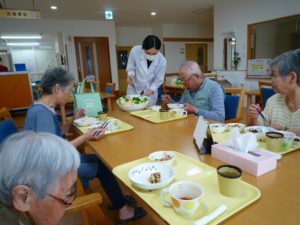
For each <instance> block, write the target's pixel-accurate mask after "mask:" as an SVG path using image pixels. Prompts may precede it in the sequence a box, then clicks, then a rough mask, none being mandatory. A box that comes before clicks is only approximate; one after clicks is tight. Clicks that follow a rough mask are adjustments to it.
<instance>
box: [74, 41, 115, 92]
mask: <svg viewBox="0 0 300 225" xmlns="http://www.w3.org/2000/svg"><path fill="white" fill-rule="evenodd" d="M74 43H75V50H76V62H77V72H78V78H79V80H81V81H82V80H83V79H84V78H86V76H88V75H95V79H96V80H98V81H99V83H100V84H99V87H100V90H101V91H104V90H105V85H106V83H107V82H111V81H112V79H111V68H110V57H109V43H108V37H74Z"/></svg>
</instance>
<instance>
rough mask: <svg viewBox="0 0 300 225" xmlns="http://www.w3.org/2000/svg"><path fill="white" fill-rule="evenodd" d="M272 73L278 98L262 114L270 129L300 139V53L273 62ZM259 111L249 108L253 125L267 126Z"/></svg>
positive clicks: (295, 51) (289, 53) (270, 101)
mask: <svg viewBox="0 0 300 225" xmlns="http://www.w3.org/2000/svg"><path fill="white" fill-rule="evenodd" d="M271 69H272V86H273V89H274V91H275V92H276V94H274V95H273V96H272V97H270V98H269V99H268V100H267V103H266V107H265V108H264V110H263V112H262V114H263V115H264V116H265V117H266V119H267V120H268V121H269V124H267V125H269V126H271V127H273V128H275V129H277V130H289V131H292V132H294V133H296V134H297V135H300V49H296V50H293V51H288V52H285V53H283V54H281V55H279V56H277V57H276V58H274V59H273V60H272V62H271ZM258 111H260V107H259V105H258V104H255V105H254V104H253V105H250V106H249V109H248V114H249V116H250V118H251V120H250V124H251V125H254V124H257V125H264V121H263V118H262V117H261V116H260V115H259V112H258ZM265 125H266V124H265Z"/></svg>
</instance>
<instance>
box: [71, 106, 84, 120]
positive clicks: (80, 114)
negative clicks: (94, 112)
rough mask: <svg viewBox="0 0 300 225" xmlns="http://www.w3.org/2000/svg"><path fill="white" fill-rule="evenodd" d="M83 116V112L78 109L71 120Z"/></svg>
mask: <svg viewBox="0 0 300 225" xmlns="http://www.w3.org/2000/svg"><path fill="white" fill-rule="evenodd" d="M84 116H85V110H84V109H81V108H80V109H78V110H77V112H75V113H74V116H73V119H74V120H76V119H79V118H81V117H84Z"/></svg>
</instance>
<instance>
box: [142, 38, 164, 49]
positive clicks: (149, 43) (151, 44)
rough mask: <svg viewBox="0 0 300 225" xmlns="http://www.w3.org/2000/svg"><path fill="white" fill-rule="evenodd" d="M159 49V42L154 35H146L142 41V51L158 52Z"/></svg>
mask: <svg viewBox="0 0 300 225" xmlns="http://www.w3.org/2000/svg"><path fill="white" fill-rule="evenodd" d="M160 47H161V41H160V40H159V38H158V37H156V36H155V35H148V36H147V37H146V38H145V39H144V41H143V46H142V48H143V49H144V50H148V49H151V48H155V49H156V50H159V49H160Z"/></svg>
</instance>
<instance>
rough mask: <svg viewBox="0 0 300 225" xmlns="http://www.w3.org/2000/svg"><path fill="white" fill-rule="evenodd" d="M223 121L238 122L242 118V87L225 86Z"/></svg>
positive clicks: (243, 90)
mask: <svg viewBox="0 0 300 225" xmlns="http://www.w3.org/2000/svg"><path fill="white" fill-rule="evenodd" d="M224 92H225V93H226V96H225V102H224V104H225V123H234V122H239V121H241V120H242V119H243V102H244V96H245V89H244V88H225V89H224Z"/></svg>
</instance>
